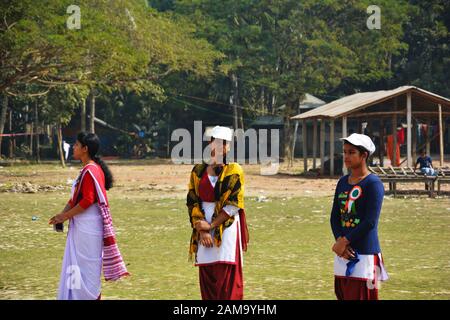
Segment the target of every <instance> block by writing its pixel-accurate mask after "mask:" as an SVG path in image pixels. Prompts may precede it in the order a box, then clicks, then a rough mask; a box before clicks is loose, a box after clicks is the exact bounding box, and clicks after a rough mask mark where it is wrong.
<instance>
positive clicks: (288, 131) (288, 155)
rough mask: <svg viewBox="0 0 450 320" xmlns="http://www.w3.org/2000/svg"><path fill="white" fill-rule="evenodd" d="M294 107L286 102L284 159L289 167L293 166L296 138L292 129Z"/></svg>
mask: <svg viewBox="0 0 450 320" xmlns="http://www.w3.org/2000/svg"><path fill="white" fill-rule="evenodd" d="M292 105H293V104H292V103H291V102H286V108H285V109H284V159H285V160H286V161H287V163H288V167H291V166H292V142H293V137H294V136H293V135H294V133H293V132H292V128H291V116H292V110H293V107H292Z"/></svg>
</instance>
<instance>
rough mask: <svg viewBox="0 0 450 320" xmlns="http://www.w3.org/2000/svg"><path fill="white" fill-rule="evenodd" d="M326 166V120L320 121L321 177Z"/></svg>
mask: <svg viewBox="0 0 450 320" xmlns="http://www.w3.org/2000/svg"><path fill="white" fill-rule="evenodd" d="M324 165H325V120H324V119H320V175H321V176H323V174H324V172H325V171H324V170H325V168H324Z"/></svg>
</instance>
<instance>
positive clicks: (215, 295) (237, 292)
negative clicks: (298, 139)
mask: <svg viewBox="0 0 450 320" xmlns="http://www.w3.org/2000/svg"><path fill="white" fill-rule="evenodd" d="M229 141H232V133H231V130H230V129H229V128H226V127H219V126H216V127H214V128H213V130H212V133H211V143H210V146H211V162H210V164H206V163H202V164H197V165H195V166H194V168H193V170H192V172H191V176H190V181H189V191H188V195H187V203H186V204H187V207H188V212H189V219H190V223H191V227H192V236H191V242H190V247H189V255H190V257H191V258H195V265H196V266H198V267H199V278H200V291H201V295H202V299H204V300H240V299H243V291H244V290H243V289H244V288H243V274H242V264H243V259H242V251H246V249H247V243H248V231H247V224H246V221H245V212H244V172H243V170H242V168H241V166H240V165H239V164H237V163H230V164H228V163H226V154H227V152H228V151H229Z"/></svg>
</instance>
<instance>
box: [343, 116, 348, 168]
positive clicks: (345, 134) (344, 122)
mask: <svg viewBox="0 0 450 320" xmlns="http://www.w3.org/2000/svg"><path fill="white" fill-rule="evenodd" d="M347 134H348V133H347V117H342V138H347ZM343 147H344V144H342V173H343V174H344V175H346V174H347V173H348V171H347V167H346V166H345V162H344V160H345V159H344V148H343Z"/></svg>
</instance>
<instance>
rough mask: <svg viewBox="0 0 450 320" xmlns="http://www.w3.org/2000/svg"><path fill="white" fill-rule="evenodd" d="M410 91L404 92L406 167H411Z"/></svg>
mask: <svg viewBox="0 0 450 320" xmlns="http://www.w3.org/2000/svg"><path fill="white" fill-rule="evenodd" d="M411 109H412V108H411V91H409V92H407V93H406V125H407V128H406V131H407V133H406V139H407V141H406V163H407V164H408V167H412V153H411V151H412V150H411V149H412V141H411V140H412V135H411V114H412V110H411Z"/></svg>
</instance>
